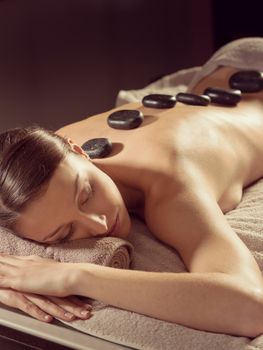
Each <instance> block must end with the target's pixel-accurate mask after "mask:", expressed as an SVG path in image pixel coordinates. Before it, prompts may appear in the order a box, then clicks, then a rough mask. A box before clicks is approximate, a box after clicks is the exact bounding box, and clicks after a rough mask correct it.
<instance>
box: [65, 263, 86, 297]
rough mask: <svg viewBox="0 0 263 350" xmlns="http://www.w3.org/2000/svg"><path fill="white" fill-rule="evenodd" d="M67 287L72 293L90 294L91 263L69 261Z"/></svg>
mask: <svg viewBox="0 0 263 350" xmlns="http://www.w3.org/2000/svg"><path fill="white" fill-rule="evenodd" d="M66 265H67V267H66V268H67V274H66V276H67V277H66V286H67V287H66V288H67V291H68V293H69V294H70V295H81V296H88V295H89V286H91V284H90V283H89V282H90V278H89V268H90V265H92V264H89V263H67V264H66Z"/></svg>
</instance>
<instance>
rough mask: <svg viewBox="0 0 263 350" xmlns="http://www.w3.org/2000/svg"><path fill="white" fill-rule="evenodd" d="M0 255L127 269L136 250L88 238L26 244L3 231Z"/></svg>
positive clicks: (108, 239)
mask: <svg viewBox="0 0 263 350" xmlns="http://www.w3.org/2000/svg"><path fill="white" fill-rule="evenodd" d="M0 244H1V246H0V251H1V252H2V253H6V254H11V255H38V256H41V257H43V258H52V259H55V260H57V261H62V262H76V263H77V262H88V263H93V264H97V265H104V266H110V267H115V268H119V269H128V268H129V267H130V264H131V260H132V253H133V246H132V245H131V243H129V242H128V241H125V240H123V239H121V238H115V237H104V238H100V239H99V238H89V239H81V240H77V241H70V242H64V243H58V244H54V245H47V244H41V243H37V242H33V241H30V240H24V239H21V238H20V237H17V236H16V235H14V234H13V233H12V232H11V231H9V230H6V229H3V228H0Z"/></svg>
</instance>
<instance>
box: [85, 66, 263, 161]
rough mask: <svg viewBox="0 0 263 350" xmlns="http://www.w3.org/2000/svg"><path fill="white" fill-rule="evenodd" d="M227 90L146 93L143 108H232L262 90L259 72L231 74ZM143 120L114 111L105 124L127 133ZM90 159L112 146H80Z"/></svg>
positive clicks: (101, 142)
mask: <svg viewBox="0 0 263 350" xmlns="http://www.w3.org/2000/svg"><path fill="white" fill-rule="evenodd" d="M229 87H230V89H221V88H217V87H208V88H207V89H205V91H204V92H203V94H202V95H196V94H191V93H184V92H179V93H178V94H177V95H175V96H173V95H165V94H150V95H147V96H144V97H143V99H142V104H143V106H144V107H148V108H157V109H167V108H173V107H174V106H175V105H176V102H180V103H183V104H187V105H192V106H208V105H209V104H210V103H213V104H217V105H219V106H225V107H234V106H236V105H237V104H238V103H239V102H240V100H241V98H242V93H255V92H260V91H262V90H263V72H259V71H254V70H244V71H238V72H236V73H234V74H233V75H232V76H231V77H230V79H229ZM143 120H144V115H143V113H142V112H141V111H138V110H127V109H123V110H118V111H116V112H113V113H111V114H110V115H109V116H108V118H107V123H108V125H109V126H110V127H111V128H113V129H120V130H130V129H135V128H138V127H139V126H140V125H141V124H142V122H143ZM82 148H83V150H84V151H85V152H86V153H87V154H88V155H89V157H90V158H92V159H94V158H105V157H107V156H108V155H109V154H110V153H111V151H112V143H111V141H110V140H109V139H107V138H95V139H91V140H88V141H86V142H85V143H84V144H83V145H82Z"/></svg>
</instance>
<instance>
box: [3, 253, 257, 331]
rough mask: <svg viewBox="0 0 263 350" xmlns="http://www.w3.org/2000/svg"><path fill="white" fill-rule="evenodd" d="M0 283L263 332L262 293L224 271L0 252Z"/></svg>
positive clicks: (214, 327) (219, 327)
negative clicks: (148, 268)
mask: <svg viewBox="0 0 263 350" xmlns="http://www.w3.org/2000/svg"><path fill="white" fill-rule="evenodd" d="M0 287H6V288H12V289H14V290H19V291H23V292H31V293H37V294H46V295H53V296H54V295H55V296H66V295H82V296H87V297H89V298H93V299H96V300H100V301H102V302H104V303H106V304H110V305H113V306H116V307H119V308H122V309H125V310H129V311H133V312H137V313H140V314H144V315H146V316H151V317H154V318H157V319H161V320H165V321H168V322H175V323H178V324H182V325H185V326H188V327H192V328H196V329H200V330H207V331H212V332H219V333H229V334H233V335H239V336H249V337H255V336H257V335H259V334H261V333H262V332H263V300H262V291H261V290H259V291H257V290H256V289H255V288H254V286H253V287H251V286H250V285H249V284H246V283H244V280H242V279H240V278H239V277H238V276H235V277H234V276H231V275H228V274H225V273H218V272H215V273H213V272H211V273H179V274H178V273H166V272H163V273H162V272H144V271H133V270H121V269H115V268H111V267H104V266H99V265H95V264H89V263H59V262H55V261H54V260H50V259H42V258H39V257H34V256H31V257H13V256H6V255H4V256H3V255H0Z"/></svg>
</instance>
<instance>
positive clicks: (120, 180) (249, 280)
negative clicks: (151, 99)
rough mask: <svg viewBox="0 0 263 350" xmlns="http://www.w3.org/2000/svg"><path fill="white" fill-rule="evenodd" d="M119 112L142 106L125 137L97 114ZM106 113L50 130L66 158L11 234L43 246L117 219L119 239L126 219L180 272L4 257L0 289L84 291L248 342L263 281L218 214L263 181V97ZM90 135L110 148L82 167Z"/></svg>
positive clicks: (256, 326)
mask: <svg viewBox="0 0 263 350" xmlns="http://www.w3.org/2000/svg"><path fill="white" fill-rule="evenodd" d="M236 71H237V70H236V69H233V68H229V67H222V68H219V69H218V70H217V71H215V72H214V73H212V74H211V75H210V76H208V77H206V78H205V79H203V80H202V81H200V83H199V84H198V85H197V86H196V88H195V89H194V91H193V92H196V93H202V92H203V90H204V89H205V88H206V87H208V86H218V87H225V88H228V84H227V81H228V78H229V77H230V76H231V75H232V74H233V73H234V72H236ZM118 109H138V110H141V111H142V112H143V114H144V116H145V121H144V123H143V124H142V125H141V126H140V127H139V128H138V129H134V130H125V131H123V130H116V129H112V128H110V127H109V126H108V125H107V117H108V115H109V114H110V113H111V112H113V111H114V110H118ZM114 110H112V111H108V112H105V113H102V114H99V115H96V116H94V117H90V118H87V119H84V120H82V121H80V122H77V123H73V124H71V125H68V126H65V127H63V128H61V129H59V130H58V131H57V133H58V134H60V135H61V136H63V137H65V138H66V139H67V140H68V142H69V144H70V146H71V149H72V153H71V154H70V155H69V156H68V157H67V158H66V159H65V160H64V161H63V162H62V163H61V164H60V165H59V167H58V169H57V170H56V172H55V174H54V176H53V177H52V179H51V181H50V183H49V186H48V187H47V190H46V192H45V193H44V195H43V196H42V198H40V199H39V200H38V201H36V202H32V203H31V205H30V206H29V207H28V208H27V209H26V210H25V212H24V213H23V214H22V215H21V217H20V219H19V222H18V225H17V229H18V230H19V231H20V233H21V235H22V236H24V237H26V238H30V239H34V240H36V241H40V242H45V243H50V244H52V243H54V242H57V241H61V240H63V239H66V240H74V239H82V238H87V237H92V236H97V237H99V236H101V237H103V236H105V235H107V234H109V230H110V229H111V227H112V225H113V223H114V222H115V220H116V217H118V224H117V229H116V230H115V232H114V234H113V236H115V237H121V238H124V239H128V236H129V230H130V217H129V214H128V212H131V213H135V214H137V215H138V216H139V217H140V218H141V219H142V220H144V221H145V223H146V224H147V226H148V227H149V229H150V230H151V232H152V234H153V235H154V236H155V237H156V238H158V239H159V240H160V241H162V242H164V243H165V244H168V245H170V246H171V247H173V248H174V249H176V250H177V252H178V253H179V254H180V256H181V258H182V260H183V261H184V263H185V266H186V267H187V269H188V271H189V272H187V273H180V274H176V273H159V272H144V271H134V270H120V269H114V268H110V267H104V266H99V265H94V264H87V263H79V264H72V263H58V262H55V261H53V260H49V259H42V258H39V257H11V256H7V255H2V256H1V259H0V262H1V266H0V286H1V287H4V288H12V289H14V290H18V291H21V292H29V293H35V294H42V295H52V296H56V297H66V296H69V295H81V296H86V297H89V298H93V299H97V300H100V301H102V302H104V303H106V304H110V305H113V306H116V307H119V308H123V309H126V310H130V311H134V312H138V313H141V314H144V315H148V316H151V317H155V318H158V319H162V320H166V321H169V322H175V323H178V324H182V325H185V326H188V327H192V328H195V329H200V330H207V331H211V332H218V333H227V334H233V335H239V336H248V337H255V336H258V335H259V334H261V333H263V280H262V275H261V272H260V270H259V267H258V265H257V263H256V261H255V259H254V258H253V256H252V254H251V253H250V251H249V250H248V248H247V247H246V246H245V245H244V243H243V242H242V241H241V240H240V239H239V237H238V236H237V235H236V233H235V232H234V231H233V229H232V228H231V227H230V226H229V224H228V222H227V220H226V218H225V216H224V213H226V212H228V211H230V210H232V209H234V208H235V207H236V206H237V204H238V203H239V202H240V200H241V198H242V191H243V189H244V188H245V187H247V186H249V185H251V184H252V183H253V182H255V181H256V180H258V179H260V178H261V177H262V176H263V163H262V156H263V137H262V136H263V131H262V130H263V94H262V93H257V94H246V95H245V96H244V98H243V99H242V101H241V102H240V103H239V104H238V106H236V107H219V106H216V105H209V106H208V107H197V106H186V105H183V104H180V103H177V105H176V106H175V108H173V109H167V110H157V109H149V108H145V107H143V106H142V105H141V104H140V103H132V104H128V105H125V106H121V107H119V108H116V109H114ZM97 137H108V138H109V139H110V140H111V141H112V142H113V145H114V147H113V152H112V154H111V155H110V156H109V157H107V158H103V159H96V160H92V161H91V160H90V159H88V158H87V156H86V155H85V153H84V152H83V150H82V149H81V147H80V145H82V144H83V143H84V142H85V141H86V140H88V139H92V138H97ZM73 140H74V141H73ZM77 175H78V177H79V184H80V186H79V190H78V192H77V196H76V198H75V197H74V195H75V180H76V176H77ZM55 208H56V211H54V209H55ZM43 214H44V215H43ZM43 217H44V218H46V217H49V218H50V220H49V221H48V222H47V221H45V219H43ZM61 225H63V226H62V227H61V228H60V230H59V231H58V232H57V233H56V234H55V235H53V236H50V233H51V232H53V231H54V230H56V228H58V227H60V226H61ZM110 234H111V233H110ZM111 235H112V234H111ZM39 276H41V279H40V278H39Z"/></svg>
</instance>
